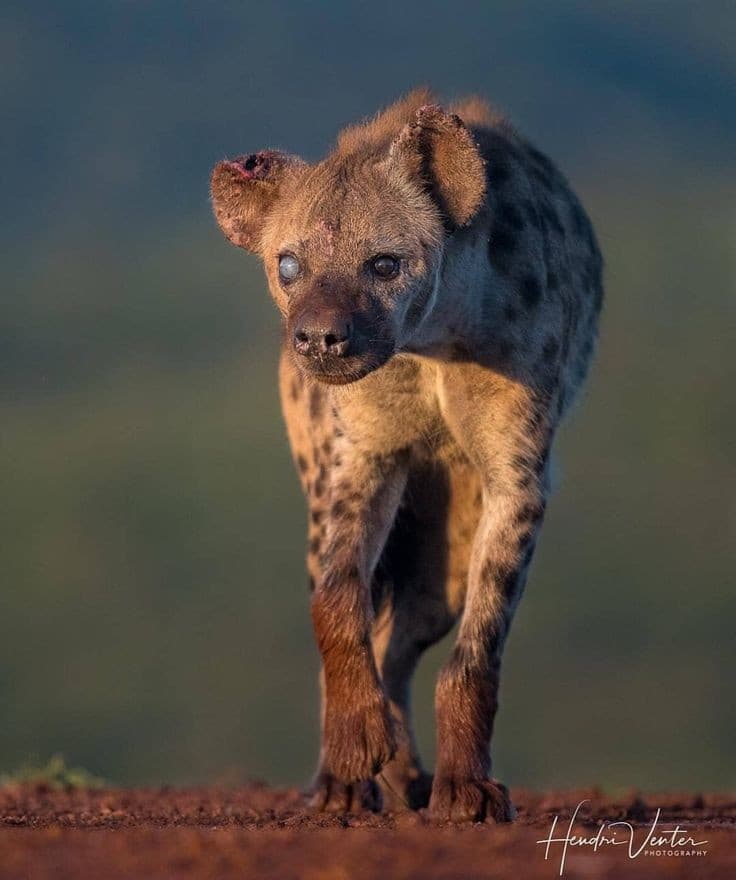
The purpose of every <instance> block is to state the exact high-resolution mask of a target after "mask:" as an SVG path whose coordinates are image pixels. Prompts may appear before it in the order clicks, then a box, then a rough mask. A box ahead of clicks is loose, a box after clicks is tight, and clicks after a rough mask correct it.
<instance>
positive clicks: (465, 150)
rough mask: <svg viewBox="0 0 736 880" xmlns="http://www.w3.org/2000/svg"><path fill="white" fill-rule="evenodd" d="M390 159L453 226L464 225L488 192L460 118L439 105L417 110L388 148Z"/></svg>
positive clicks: (472, 142)
mask: <svg viewBox="0 0 736 880" xmlns="http://www.w3.org/2000/svg"><path fill="white" fill-rule="evenodd" d="M391 156H392V158H393V159H394V160H395V161H398V162H400V163H401V164H402V165H403V166H404V168H405V169H406V170H407V171H408V172H409V173H410V174H411V175H413V176H416V177H420V178H421V179H422V180H423V181H424V183H425V185H426V186H427V187H428V189H429V191H430V192H431V194H432V196H433V197H434V199H435V201H436V203H437V205H438V207H439V209H440V211H441V212H442V214H443V216H444V217H445V220H446V222H447V223H448V224H449V225H450V226H451V227H457V226H466V225H467V224H468V223H470V221H471V220H472V219H473V217H474V216H475V215H476V214H477V212H478V210H479V208H480V206H481V204H482V203H483V197H484V196H485V192H486V173H485V163H484V161H483V157H482V156H481V154H480V151H479V149H478V146H477V144H476V143H475V140H474V138H473V135H472V134H471V132H470V131H469V129H468V128H467V127H466V126H465V124H464V123H463V121H462V120H461V119H460V117H459V116H455V115H454V114H451V113H446V112H445V111H444V110H443V109H442V108H441V107H439V106H438V105H437V104H428V105H426V106H424V107H421V108H420V109H419V110H417V112H416V116H415V118H414V120H413V121H412V122H409V123H407V125H405V126H404V128H403V129H402V131H401V132H400V134H399V136H398V137H397V138H396V140H395V141H394V142H393V144H392V145H391Z"/></svg>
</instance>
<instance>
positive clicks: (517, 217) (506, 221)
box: [469, 117, 603, 412]
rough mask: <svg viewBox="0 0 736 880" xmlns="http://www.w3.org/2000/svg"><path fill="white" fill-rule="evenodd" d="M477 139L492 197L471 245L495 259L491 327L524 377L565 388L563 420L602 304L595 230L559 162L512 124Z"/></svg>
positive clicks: (490, 128) (479, 131)
mask: <svg viewBox="0 0 736 880" xmlns="http://www.w3.org/2000/svg"><path fill="white" fill-rule="evenodd" d="M472 131H473V135H474V137H475V138H476V142H477V143H478V145H479V147H480V149H481V152H482V155H483V158H484V160H485V163H486V175H487V193H486V205H485V209H484V211H483V213H482V216H481V217H480V218H479V224H480V230H477V231H476V235H474V236H472V237H471V238H470V239H469V240H470V241H472V242H473V243H474V246H475V247H476V248H477V247H482V248H484V249H485V250H486V251H487V252H486V253H485V254H484V258H485V259H487V261H488V264H489V266H490V271H491V275H492V278H493V283H492V284H491V285H490V289H491V290H492V291H493V293H488V294H484V295H487V296H488V300H489V305H488V308H489V313H490V319H489V324H490V325H491V326H492V327H493V333H494V335H495V336H496V338H498V339H501V340H502V342H501V346H502V349H503V352H502V354H503V355H504V356H506V357H509V358H511V359H512V360H515V362H516V364H517V366H518V367H519V369H520V372H522V373H524V374H525V375H532V376H534V377H535V378H536V379H537V380H539V382H540V383H544V384H547V385H549V384H550V383H552V384H555V385H556V386H557V391H558V394H557V395H556V396H557V398H558V404H557V405H558V409H559V411H560V412H562V411H563V410H564V409H565V408H566V407H567V405H568V403H569V402H570V400H571V398H572V397H573V395H574V392H575V390H576V388H577V387H578V386H579V385H580V383H581V382H582V380H583V378H584V376H585V373H586V371H587V367H588V364H589V361H590V359H591V355H592V351H593V346H594V342H595V339H596V335H597V326H598V316H599V313H600V309H601V303H602V299H603V283H602V268H603V260H602V256H601V252H600V248H599V246H598V241H597V239H596V235H595V232H594V230H593V225H592V223H591V221H590V219H589V217H588V215H587V213H586V211H585V209H584V208H583V206H582V204H581V202H580V200H579V199H578V197H577V195H576V194H575V192H574V191H573V189H572V187H571V185H570V183H569V182H568V180H567V179H566V177H565V176H564V175H563V174H562V172H561V171H560V170H559V169H558V168H557V166H556V165H555V164H554V163H553V162H552V160H551V159H549V158H548V157H547V156H546V155H545V154H544V153H543V152H541V151H540V150H539V149H537V148H536V147H535V146H533V145H531V144H530V143H529V142H528V141H526V140H525V139H524V138H523V137H522V136H521V135H519V134H518V133H517V132H516V131H515V130H514V129H513V128H512V127H511V126H510V125H509V124H508V123H507V122H505V120H503V119H502V118H500V117H494V118H492V119H490V120H489V121H486V122H483V123H481V124H479V125H477V126H473V127H472ZM478 231H480V232H481V233H482V234H481V235H478V234H477V232H478Z"/></svg>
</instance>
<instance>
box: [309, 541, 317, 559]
mask: <svg viewBox="0 0 736 880" xmlns="http://www.w3.org/2000/svg"><path fill="white" fill-rule="evenodd" d="M309 552H310V553H311V554H312V556H317V554H318V553H319V538H312V539H311V540H310V542H309Z"/></svg>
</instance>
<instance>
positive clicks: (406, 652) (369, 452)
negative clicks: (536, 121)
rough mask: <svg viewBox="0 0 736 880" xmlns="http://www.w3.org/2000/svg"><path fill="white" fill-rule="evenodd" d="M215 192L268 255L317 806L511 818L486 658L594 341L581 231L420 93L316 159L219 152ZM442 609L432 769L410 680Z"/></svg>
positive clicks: (561, 185)
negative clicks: (309, 660)
mask: <svg viewBox="0 0 736 880" xmlns="http://www.w3.org/2000/svg"><path fill="white" fill-rule="evenodd" d="M212 196H213V205H214V209H215V214H216V217H217V219H218V222H219V223H220V225H221V227H222V228H223V231H224V232H225V234H226V235H227V236H228V237H229V238H230V240H231V241H234V242H235V243H236V244H239V245H240V246H241V247H245V248H247V249H249V250H253V251H255V252H256V253H258V254H259V255H260V256H261V258H262V259H263V261H264V266H265V269H266V275H267V277H268V281H269V286H270V289H271V292H272V294H273V297H274V300H275V302H276V304H277V306H278V308H279V309H280V311H281V313H282V315H283V319H284V349H283V353H282V358H281V368H280V387H281V397H282V404H283V410H284V416H285V419H286V424H287V429H288V433H289V440H290V443H291V447H292V450H293V453H294V459H295V462H296V464H297V469H298V471H299V476H300V479H301V482H302V486H303V489H304V491H305V494H306V497H307V500H308V505H309V516H310V525H309V538H308V540H309V552H308V556H307V566H308V570H309V574H310V579H311V583H312V590H313V592H312V618H313V621H314V627H315V635H316V638H317V643H318V646H319V648H320V652H321V655H322V663H323V673H322V682H323V714H322V719H323V720H322V726H323V731H322V749H321V753H320V766H319V769H318V774H317V776H316V778H315V784H314V795H313V802H314V803H315V804H316V805H317V806H318V807H321V808H324V809H337V810H345V809H355V808H357V807H359V806H361V805H362V806H367V807H372V808H376V807H377V806H378V805H379V804H380V802H381V794H382V795H383V799H384V802H385V803H387V804H389V805H391V806H394V807H396V806H397V805H400V804H401V803H402V802H404V801H406V802H408V803H410V805H412V806H422V805H424V804H426V803H427V799H428V798H430V791H431V799H430V807H431V810H432V812H433V814H434V815H435V816H437V817H439V818H442V819H448V818H449V819H453V820H474V819H478V818H481V819H482V818H488V819H489V820H493V821H504V820H507V819H509V818H510V817H511V815H512V813H513V810H512V807H511V805H510V802H509V800H508V793H507V791H506V789H505V788H504V787H503V786H502V785H501V784H500V783H497V782H495V781H493V780H491V778H490V772H491V762H490V754H489V743H490V738H491V733H492V728H493V719H494V716H495V712H496V708H497V689H498V679H499V669H500V661H501V655H502V651H503V646H504V642H505V638H506V635H507V633H508V629H509V626H510V624H511V620H512V618H513V614H514V610H515V608H516V606H517V604H518V601H519V599H520V597H521V594H522V591H523V587H524V583H525V579H526V575H527V571H528V568H529V564H530V561H531V558H532V553H533V549H534V544H535V541H536V537H537V534H538V531H539V528H540V526H541V522H542V519H543V515H544V510H545V506H546V499H547V494H548V471H549V456H550V451H551V446H552V441H553V438H554V433H555V430H556V427H557V425H558V423H559V421H560V418H561V417H562V415H563V413H564V412H565V411H566V409H567V408H568V406H569V404H570V401H571V400H572V398H573V396H574V394H575V392H576V390H577V388H578V387H579V386H580V384H581V382H582V380H583V378H584V376H585V373H586V370H587V367H588V363H589V361H590V358H591V353H592V348H593V343H594V340H595V336H596V328H597V319H598V312H599V309H600V304H601V297H602V287H601V257H600V253H599V251H598V247H597V244H596V241H595V237H594V235H593V232H592V229H591V226H590V223H589V221H588V219H587V217H586V215H585V213H584V212H583V210H582V208H581V207H580V204H579V202H578V201H577V199H576V197H575V196H574V194H573V193H572V191H571V189H570V188H569V186H568V184H567V182H566V180H565V179H564V178H563V177H562V175H561V174H560V173H559V171H557V170H556V169H555V167H554V166H553V165H552V163H551V162H550V161H549V160H548V159H547V158H546V157H545V156H543V155H542V154H541V153H539V152H538V151H536V150H535V149H534V148H533V147H531V146H530V145H529V144H528V143H527V142H526V141H524V139H523V138H522V137H521V136H520V135H518V134H517V133H516V132H515V131H514V129H513V128H512V127H511V126H510V125H509V124H508V123H507V122H506V121H505V120H503V119H502V118H501V117H500V116H499V115H498V114H497V113H495V112H494V111H492V110H491V109H490V108H489V107H488V105H487V104H485V102H483V101H481V100H480V99H477V98H471V99H467V100H465V101H461V102H459V103H456V104H454V105H451V106H450V107H449V108H448V110H443V109H442V108H441V107H440V106H439V105H438V104H437V103H436V102H435V99H434V98H433V97H432V95H431V94H430V93H429V92H428V91H427V90H419V91H417V92H413V93H411V94H410V95H408V96H407V97H405V98H404V99H402V100H401V101H399V102H397V103H396V104H394V105H393V106H391V107H389V108H388V109H387V110H385V111H383V112H382V113H380V114H379V115H378V116H376V117H375V118H373V119H372V120H369V121H368V122H365V123H362V124H360V125H357V126H353V127H351V128H349V129H347V130H346V131H344V132H343V133H342V134H341V135H340V137H339V138H338V142H337V146H336V149H335V151H334V152H333V153H332V154H330V155H329V156H328V157H327V158H326V159H324V160H323V161H322V162H319V163H317V164H315V165H307V164H305V163H302V162H301V160H298V159H295V158H294V157H285V156H284V155H283V154H274V153H270V152H267V151H264V152H261V153H257V154H251V156H250V157H241V158H240V159H238V160H235V161H234V162H229V163H220V164H219V165H218V166H217V167H216V168H215V170H214V172H213V175H212ZM285 254H286V255H287V256H288V257H289V259H293V260H295V261H296V263H297V265H298V275H297V276H296V277H295V278H293V279H291V278H289V279H286V280H284V279H282V278H281V277H280V274H279V272H280V270H279V266H280V262H281V260H282V259H283V257H284V255H285ZM381 255H384V256H385V255H388V256H389V258H390V261H392V262H390V264H389V266H390V267H393V268H394V269H395V272H393V273H392V274H390V275H389V276H387V277H386V278H383V277H380V276H379V275H378V274H377V270H376V268H375V266H376V262H375V261H376V259H377V258H380V257H381ZM458 616H460V627H459V633H458V638H457V642H456V646H455V650H454V652H453V655H452V658H451V659H450V661H449V663H448V664H447V666H446V667H445V669H444V670H443V672H442V674H441V676H440V679H439V681H438V686H437V696H436V706H437V729H438V743H437V752H438V760H437V767H436V770H435V775H434V779H432V777H430V776H429V775H428V774H427V773H425V772H424V771H423V769H422V767H421V764H420V761H419V756H418V752H417V748H416V744H415V742H414V738H413V733H412V727H411V719H410V708H409V683H410V679H411V675H412V673H413V670H414V668H415V666H416V663H417V662H418V660H419V657H420V656H421V653H422V651H423V650H424V648H426V647H427V646H428V645H429V644H432V643H433V642H435V641H436V640H437V639H439V638H441V637H442V636H443V635H444V634H445V633H446V632H447V631H448V630H449V629H450V627H451V626H452V624H453V622H454V621H455V620H456V619H457V618H458ZM381 768H383V772H382V775H381V776H380V777H379V778H377V779H375V778H374V776H375V774H376V773H377V772H378V771H379V770H381ZM377 783H378V784H377ZM379 789H382V792H381V791H380V790H379ZM397 793H398V799H397V797H396V795H397Z"/></svg>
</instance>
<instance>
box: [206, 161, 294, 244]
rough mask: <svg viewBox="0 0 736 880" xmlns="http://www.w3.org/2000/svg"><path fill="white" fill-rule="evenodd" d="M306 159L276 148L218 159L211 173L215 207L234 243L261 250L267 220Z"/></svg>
mask: <svg viewBox="0 0 736 880" xmlns="http://www.w3.org/2000/svg"><path fill="white" fill-rule="evenodd" d="M304 166H305V163H304V162H303V161H302V160H301V159H299V158H298V157H296V156H289V155H288V154H287V153H280V152H278V151H276V150H261V151H260V152H259V153H251V154H250V155H249V156H238V158H237V159H232V160H229V161H226V162H218V163H217V165H215V167H214V168H213V170H212V176H211V177H210V193H211V196H212V209H213V211H214V213H215V218H216V220H217V222H218V224H219V225H220V229H221V230H222V231H223V232H224V233H225V236H226V238H228V239H229V240H230V241H231V242H232V243H233V244H234V245H237V246H238V247H242V248H245V249H246V250H248V251H253V252H257V251H258V249H259V246H260V239H261V232H262V229H263V224H264V222H265V219H266V217H267V215H268V213H269V211H270V210H271V209H272V208H273V207H274V205H275V204H276V201H277V200H278V197H279V192H280V191H281V190H282V188H283V185H284V183H285V182H286V181H287V179H288V178H289V177H291V176H292V175H293V174H295V173H297V172H298V171H299V170H300V169H302V168H303V167H304Z"/></svg>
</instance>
